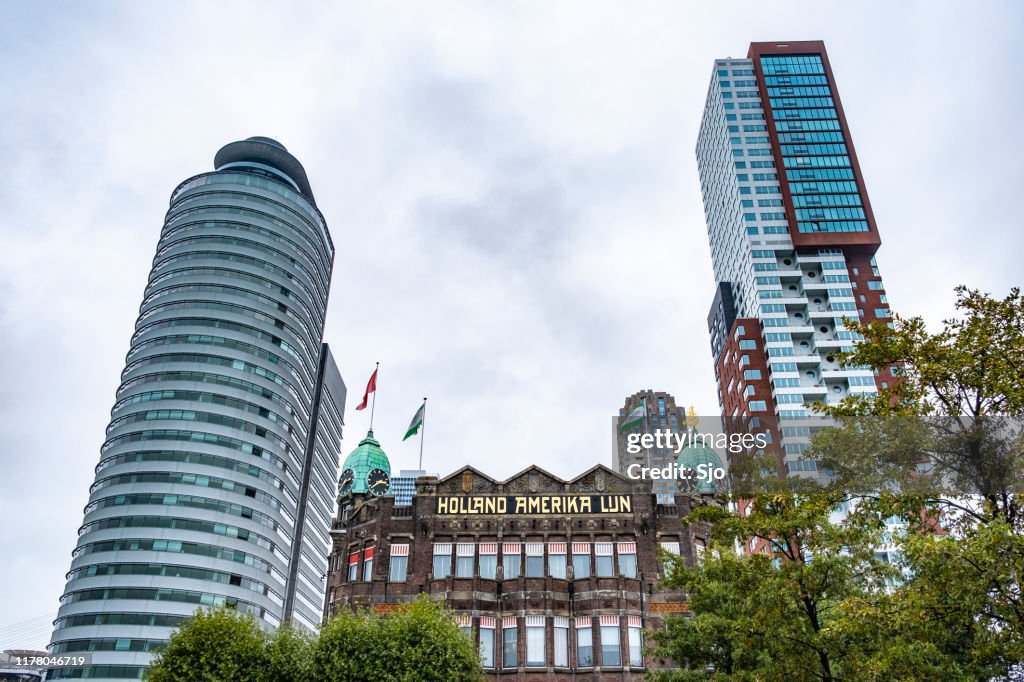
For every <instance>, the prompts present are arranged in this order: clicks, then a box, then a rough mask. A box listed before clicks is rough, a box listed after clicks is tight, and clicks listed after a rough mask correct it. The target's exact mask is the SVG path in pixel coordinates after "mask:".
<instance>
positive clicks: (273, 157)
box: [213, 136, 316, 206]
mask: <svg viewBox="0 0 1024 682" xmlns="http://www.w3.org/2000/svg"><path fill="white" fill-rule="evenodd" d="M247 161H248V162H251V163H258V164H261V165H264V166H270V167H271V168H274V169H275V170H278V171H280V172H281V173H284V174H285V175H286V176H288V177H289V178H291V180H292V182H294V183H295V185H296V186H297V187H298V188H299V191H300V192H302V195H303V196H304V197H306V198H307V199H309V201H310V203H312V204H313V205H314V206H315V205H316V200H315V199H314V198H313V188H312V187H310V186H309V178H307V177H306V169H305V168H303V167H302V164H301V163H299V160H298V159H296V158H295V157H294V156H292V155H291V154H290V153H289V152H288V150H287V149H285V146H284V145H283V144H281V143H280V142H278V141H277V140H275V139H273V138H270V137H260V136H256V137H250V138H248V139H245V140H239V141H238V142H232V143H230V144H226V145H224V146H223V147H221V148H220V151H218V152H217V155H216V156H215V157H213V167H214V168H215V169H216V170H220V169H221V168H223V167H224V166H226V165H228V164H237V163H243V164H244V163H245V162H247Z"/></svg>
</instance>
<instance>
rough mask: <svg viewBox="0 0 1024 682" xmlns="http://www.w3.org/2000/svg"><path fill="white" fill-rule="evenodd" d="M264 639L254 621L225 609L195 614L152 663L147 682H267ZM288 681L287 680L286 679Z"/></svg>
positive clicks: (172, 636) (200, 611) (249, 617)
mask: <svg viewBox="0 0 1024 682" xmlns="http://www.w3.org/2000/svg"><path fill="white" fill-rule="evenodd" d="M265 647H266V635H265V634H264V632H263V631H262V630H260V628H259V626H258V625H257V624H256V620H255V619H254V618H252V617H251V616H247V615H243V614H240V613H238V612H235V611H230V610H227V609H221V610H211V611H206V610H202V609H200V610H199V611H196V613H195V615H193V616H192V617H191V618H190V619H188V621H186V622H185V624H184V625H182V626H181V628H180V629H178V630H177V631H176V632H175V633H174V634H172V635H171V638H170V641H169V642H168V644H167V646H166V647H165V648H164V650H163V651H162V652H161V653H160V654H159V655H158V656H157V657H156V659H155V660H154V661H153V665H152V667H151V668H150V670H149V673H148V676H147V677H146V679H147V680H148V681H149V682H222V681H223V682H232V681H234V680H253V681H254V682H255V681H260V682H262V680H265V679H266V680H269V679H271V678H266V677H263V676H262V675H263V671H264V670H265V665H264V662H265ZM286 679H287V678H286Z"/></svg>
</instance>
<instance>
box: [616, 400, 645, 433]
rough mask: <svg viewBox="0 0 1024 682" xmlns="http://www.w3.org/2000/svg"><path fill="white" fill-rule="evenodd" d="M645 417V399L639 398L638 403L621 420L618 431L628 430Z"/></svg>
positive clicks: (637, 424)
mask: <svg viewBox="0 0 1024 682" xmlns="http://www.w3.org/2000/svg"><path fill="white" fill-rule="evenodd" d="M646 417H647V399H646V398H640V404H639V405H637V406H636V407H634V408H633V411H632V412H630V413H629V414H627V415H626V416H625V417H624V418H623V420H622V426H620V427H619V433H622V432H623V431H628V430H629V429H631V428H633V427H634V426H639V425H640V422H642V421H643V420H644V418H646Z"/></svg>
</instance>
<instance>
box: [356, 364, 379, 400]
mask: <svg viewBox="0 0 1024 682" xmlns="http://www.w3.org/2000/svg"><path fill="white" fill-rule="evenodd" d="M376 390H377V370H376V369H375V370H373V374H371V375H370V381H369V382H367V384H366V392H365V393H363V402H361V403H359V404H358V405H356V409H357V410H365V409H366V404H367V403H368V402H369V400H370V394H371V393H373V392H374V391H376Z"/></svg>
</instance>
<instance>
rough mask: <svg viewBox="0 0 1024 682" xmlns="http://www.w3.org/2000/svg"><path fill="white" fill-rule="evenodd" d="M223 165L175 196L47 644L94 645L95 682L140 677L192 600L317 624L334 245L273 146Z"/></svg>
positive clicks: (337, 427)
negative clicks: (328, 312)
mask: <svg viewBox="0 0 1024 682" xmlns="http://www.w3.org/2000/svg"><path fill="white" fill-rule="evenodd" d="M215 167H216V168H217V170H216V171H214V172H210V173H205V174H202V175H199V176H196V177H194V178H191V179H189V180H188V181H186V182H184V183H182V184H181V185H180V186H179V187H178V188H177V189H175V191H174V193H173V194H172V196H171V201H170V208H169V210H168V212H167V215H166V217H165V221H164V226H163V229H162V231H161V234H160V240H159V243H158V244H157V249H156V257H155V259H154V261H153V266H152V269H151V271H150V276H149V281H148V284H147V286H146V290H145V293H144V296H143V301H142V305H141V307H140V310H139V317H138V320H137V322H136V326H135V332H134V334H133V335H132V338H131V349H130V351H129V353H128V356H127V359H126V365H125V369H124V371H123V372H122V375H121V380H122V382H121V385H120V387H119V388H118V390H117V394H116V398H115V404H114V407H113V409H112V412H111V420H110V423H109V425H108V427H107V430H106V440H105V441H104V443H103V445H102V446H101V448H100V453H101V454H100V462H99V464H98V466H97V468H96V471H97V473H96V480H95V482H94V484H93V485H92V487H91V489H90V496H89V501H88V503H87V505H86V507H85V518H84V521H83V524H82V527H81V529H80V530H79V539H78V544H77V546H76V548H75V551H74V553H73V560H72V565H71V570H70V571H69V572H68V575H67V579H68V582H67V585H66V587H65V590H64V594H63V596H62V598H61V607H60V611H59V614H58V618H57V620H56V621H55V623H54V627H55V630H54V632H53V635H52V639H51V644H50V648H51V649H50V650H51V651H53V652H56V651H71V650H79V651H94V652H96V653H95V654H94V657H93V660H94V663H95V664H96V665H95V666H94V667H93V668H91V669H90V671H91V673H92V679H104V678H110V679H125V678H129V679H130V678H138V674H139V673H140V672H141V671H142V670H143V669H144V668H145V666H146V665H148V663H149V661H150V659H151V657H152V653H151V652H152V649H153V647H154V646H157V645H158V644H154V643H160V642H163V641H166V639H167V637H168V635H169V634H170V632H171V630H172V628H173V626H174V625H175V624H177V623H179V622H180V621H181V619H182V618H183V617H185V616H187V615H188V614H190V613H191V612H192V611H193V610H194V609H195V608H196V607H197V606H199V605H226V606H231V607H233V608H236V609H238V610H241V611H245V612H248V613H251V614H252V615H253V616H255V617H256V618H257V619H258V620H259V621H261V622H262V623H263V624H265V625H267V626H270V627H275V626H277V625H278V624H280V623H281V622H283V621H284V620H286V619H292V620H294V621H295V623H296V624H297V625H299V626H302V627H306V628H310V629H312V628H315V627H316V626H317V625H318V624H319V622H320V616H321V613H322V609H323V597H324V595H323V586H322V582H321V576H322V575H323V573H324V571H325V569H326V566H327V555H328V553H329V550H330V546H331V543H330V536H329V530H330V527H331V516H332V513H333V508H334V487H335V480H336V478H337V453H338V452H339V450H340V445H341V434H342V415H343V410H344V402H345V387H344V383H343V382H342V380H341V376H340V374H339V373H338V370H337V367H336V365H335V363H334V360H333V358H331V356H330V351H329V350H328V348H327V346H326V345H324V344H323V343H322V335H323V328H324V321H325V315H326V306H327V295H328V290H329V287H330V281H331V274H332V267H333V259H334V246H333V244H332V243H331V239H330V236H329V234H328V232H327V226H326V224H325V223H324V219H323V216H322V215H321V214H320V211H319V210H318V208H317V206H316V203H315V202H314V200H313V196H312V191H311V190H310V188H309V183H308V181H307V180H306V176H305V171H304V170H302V166H301V165H300V164H299V162H298V161H297V160H295V158H294V157H292V156H291V155H290V154H288V152H287V151H286V150H285V149H284V148H283V147H282V146H281V145H279V144H278V143H276V142H274V141H273V140H268V139H267V138H251V139H249V140H245V141H242V142H235V143H232V144H230V145H227V146H226V147H224V148H223V149H222V150H221V151H220V152H219V153H218V154H217V160H216V161H215ZM355 569H356V571H357V572H358V569H359V566H358V565H356V566H355ZM371 570H372V559H371V558H370V557H367V558H366V560H365V564H364V566H363V571H364V573H365V574H369V573H370V571H371ZM154 576H158V577H159V580H158V581H157V582H156V583H154ZM154 585H158V586H154ZM128 623H131V624H132V627H131V633H130V635H131V636H130V637H126V636H125V634H126V633H125V631H124V625H125V624H128ZM112 643H113V644H112ZM80 673H81V671H72V670H55V671H52V672H51V674H50V676H49V679H66V678H71V677H75V676H77V675H79V674H80Z"/></svg>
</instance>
